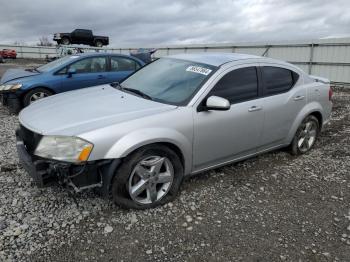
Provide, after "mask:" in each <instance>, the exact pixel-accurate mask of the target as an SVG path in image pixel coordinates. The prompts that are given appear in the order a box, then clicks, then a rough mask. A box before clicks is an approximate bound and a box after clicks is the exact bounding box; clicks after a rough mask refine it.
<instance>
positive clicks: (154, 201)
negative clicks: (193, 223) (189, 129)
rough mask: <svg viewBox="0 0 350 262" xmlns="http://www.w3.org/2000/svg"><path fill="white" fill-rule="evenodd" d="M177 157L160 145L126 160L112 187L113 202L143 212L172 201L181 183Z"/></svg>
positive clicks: (181, 177) (145, 148)
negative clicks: (142, 210)
mask: <svg viewBox="0 0 350 262" xmlns="http://www.w3.org/2000/svg"><path fill="white" fill-rule="evenodd" d="M183 173H184V172H183V166H182V163H181V161H180V158H179V156H178V155H177V154H176V153H175V152H174V151H173V150H171V149H169V148H168V147H166V146H162V145H151V146H145V147H143V148H141V149H139V150H137V151H136V152H135V153H133V154H131V155H130V156H127V157H126V158H125V160H124V162H123V164H122V165H121V167H120V168H119V169H118V170H117V174H116V175H115V177H114V180H113V184H112V196H113V200H114V202H115V203H116V204H117V205H119V206H121V207H123V208H134V209H146V208H153V207H156V206H160V205H163V204H165V203H167V202H169V201H172V200H173V199H174V198H175V196H176V195H177V193H178V191H179V189H180V185H181V182H182V179H183Z"/></svg>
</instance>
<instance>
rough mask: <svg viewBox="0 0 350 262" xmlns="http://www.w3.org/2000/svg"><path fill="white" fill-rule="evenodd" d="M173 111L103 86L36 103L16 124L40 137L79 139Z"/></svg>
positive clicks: (169, 107)
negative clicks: (97, 131)
mask: <svg viewBox="0 0 350 262" xmlns="http://www.w3.org/2000/svg"><path fill="white" fill-rule="evenodd" d="M175 108H176V106H172V105H166V104H162V103H158V102H154V101H151V100H147V99H144V98H141V97H138V96H135V95H133V94H129V93H125V92H123V91H119V90H117V89H115V88H113V87H111V86H110V85H102V86H96V87H90V88H85V89H80V90H77V91H71V92H66V93H62V94H58V95H54V96H50V97H48V98H44V99H42V100H39V101H37V102H35V103H33V104H31V105H30V106H28V107H26V108H25V109H23V110H22V111H21V112H20V114H19V120H20V123H21V124H22V125H24V126H25V127H27V128H28V129H31V130H32V131H34V132H37V133H40V134H43V135H79V134H82V133H85V132H88V131H91V130H94V129H98V128H102V127H106V126H108V125H113V124H118V123H122V122H126V121H131V120H134V119H137V118H141V117H145V116H149V115H152V114H157V113H161V112H164V111H167V110H171V109H175Z"/></svg>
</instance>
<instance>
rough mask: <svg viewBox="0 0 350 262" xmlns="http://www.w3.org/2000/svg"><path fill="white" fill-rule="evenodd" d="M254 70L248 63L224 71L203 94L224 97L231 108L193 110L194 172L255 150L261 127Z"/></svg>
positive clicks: (261, 119)
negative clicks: (208, 90) (206, 92)
mask: <svg viewBox="0 0 350 262" xmlns="http://www.w3.org/2000/svg"><path fill="white" fill-rule="evenodd" d="M257 73H258V71H257V68H256V67H255V66H251V65H247V66H240V67H239V68H237V67H236V68H234V69H230V70H229V71H226V72H225V73H224V74H223V75H221V76H220V77H221V79H220V80H218V82H217V83H216V84H215V86H214V87H213V88H212V90H211V91H210V92H209V94H208V95H207V96H206V97H209V96H212V95H215V96H219V97H223V98H226V99H228V100H229V101H230V103H231V108H230V109H229V110H227V111H215V110H210V111H202V112H194V144H193V151H194V152H193V163H194V171H198V170H201V169H204V168H207V167H210V166H215V165H218V164H222V163H225V162H227V161H230V160H233V159H237V158H240V157H242V156H247V155H249V154H252V153H255V152H256V146H257V145H258V143H259V141H260V136H261V131H262V126H263V107H262V105H261V103H260V99H259V97H258V96H259V88H258V74H257ZM203 103H205V99H204V100H203Z"/></svg>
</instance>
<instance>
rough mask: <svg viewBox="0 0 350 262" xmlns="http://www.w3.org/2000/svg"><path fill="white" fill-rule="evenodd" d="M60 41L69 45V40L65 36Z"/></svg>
mask: <svg viewBox="0 0 350 262" xmlns="http://www.w3.org/2000/svg"><path fill="white" fill-rule="evenodd" d="M60 42H61V44H62V45H70V40H69V38H67V37H63V38H62V39H61V41H60Z"/></svg>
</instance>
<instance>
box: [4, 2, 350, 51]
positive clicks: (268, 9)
mask: <svg viewBox="0 0 350 262" xmlns="http://www.w3.org/2000/svg"><path fill="white" fill-rule="evenodd" d="M75 28H89V29H93V31H94V33H95V34H99V35H107V36H109V37H110V46H114V47H146V46H147V47H151V46H164V45H173V44H204V43H223V42H251V41H253V42H257V41H259V42H261V41H264V42H266V41H279V40H299V39H316V38H326V37H344V36H350V0H304V1H303V0H207V1H199V0H180V1H176V0H172V1H170V0H169V1H166V0H96V1H94V0H80V1H79V0H2V1H1V11H0V43H14V42H15V41H18V42H24V43H27V44H32V43H36V42H38V39H39V37H42V36H48V37H49V38H50V40H51V39H52V34H53V33H55V32H70V31H72V30H73V29H75Z"/></svg>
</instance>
